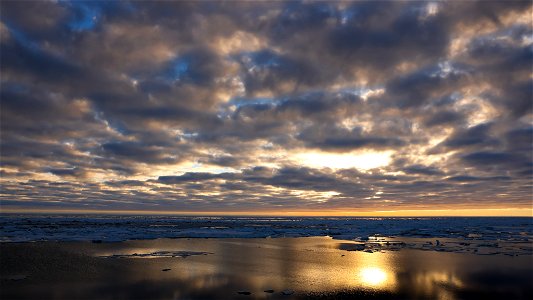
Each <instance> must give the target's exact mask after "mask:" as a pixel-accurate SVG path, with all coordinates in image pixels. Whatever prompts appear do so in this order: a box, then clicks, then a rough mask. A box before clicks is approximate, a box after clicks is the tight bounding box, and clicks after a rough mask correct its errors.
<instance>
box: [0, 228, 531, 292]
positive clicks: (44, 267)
mask: <svg viewBox="0 0 533 300" xmlns="http://www.w3.org/2000/svg"><path fill="white" fill-rule="evenodd" d="M344 244H345V242H343V241H336V240H332V239H329V238H321V237H317V238H279V239H173V240H172V239H161V240H148V241H128V242H120V243H101V244H100V243H90V242H72V243H65V242H64V243H58V242H39V243H2V244H0V277H1V281H0V284H1V286H0V298H1V299H301V298H319V299H533V259H532V257H531V256H530V255H523V256H516V257H510V256H504V255H473V254H464V253H446V252H436V251H421V250H408V249H404V250H400V251H387V252H378V253H365V252H360V251H345V250H342V249H339V248H343V246H342V245H344ZM158 251H173V252H171V253H175V254H176V255H177V256H183V255H185V256H186V255H188V254H196V255H191V256H186V257H157V258H149V256H148V257H147V256H142V257H139V256H133V258H104V257H103V256H111V255H116V254H120V255H122V256H126V257H127V255H132V254H137V255H138V254H143V255H145V254H148V253H154V252H158ZM203 252H206V253H203ZM207 253H209V254H207ZM167 254H168V252H167ZM168 269H170V270H168ZM163 270H165V271H163ZM271 289H272V290H274V292H273V293H266V292H264V291H265V290H271ZM284 290H292V291H294V293H293V294H292V295H283V294H282V291H284ZM239 291H242V292H249V293H250V295H244V294H238V292H239Z"/></svg>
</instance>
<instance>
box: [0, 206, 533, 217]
mask: <svg viewBox="0 0 533 300" xmlns="http://www.w3.org/2000/svg"><path fill="white" fill-rule="evenodd" d="M0 213H52V214H57V213H65V214H125V215H130V214H131V215H186V216H280V217H285V216H288V217H290V216H294V217H533V208H488V209H439V210H390V211H342V210H331V211H325V210H322V211H281V212H280V211H262V212H252V211H152V210H150V211H149V210H146V211H141V210H51V209H47V210H42V209H20V208H0Z"/></svg>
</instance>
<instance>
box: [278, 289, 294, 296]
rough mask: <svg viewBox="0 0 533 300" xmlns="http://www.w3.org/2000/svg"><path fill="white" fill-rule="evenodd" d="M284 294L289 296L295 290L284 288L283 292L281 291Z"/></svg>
mask: <svg viewBox="0 0 533 300" xmlns="http://www.w3.org/2000/svg"><path fill="white" fill-rule="evenodd" d="M281 293H282V294H283V295H285V296H289V295H292V294H294V291H293V290H284V291H283V292H281Z"/></svg>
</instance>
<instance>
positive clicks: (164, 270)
mask: <svg viewBox="0 0 533 300" xmlns="http://www.w3.org/2000/svg"><path fill="white" fill-rule="evenodd" d="M170 270H172V269H163V270H161V271H163V272H167V271H170Z"/></svg>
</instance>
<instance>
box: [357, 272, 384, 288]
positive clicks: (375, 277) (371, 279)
mask: <svg viewBox="0 0 533 300" xmlns="http://www.w3.org/2000/svg"><path fill="white" fill-rule="evenodd" d="M360 278H361V283H362V284H363V285H368V286H372V287H381V286H384V285H385V284H386V283H387V273H386V272H385V271H384V270H382V269H380V268H375V267H369V268H363V269H361V271H360Z"/></svg>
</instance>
